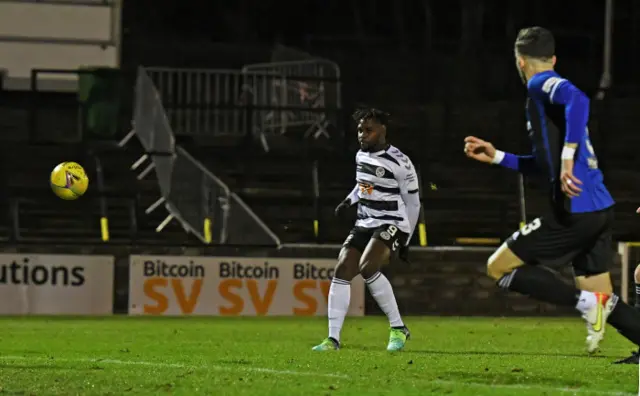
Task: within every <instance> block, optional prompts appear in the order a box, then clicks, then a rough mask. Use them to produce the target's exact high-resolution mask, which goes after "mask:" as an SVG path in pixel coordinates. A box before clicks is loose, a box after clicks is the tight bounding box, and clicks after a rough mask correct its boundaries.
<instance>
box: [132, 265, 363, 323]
mask: <svg viewBox="0 0 640 396" xmlns="http://www.w3.org/2000/svg"><path fill="white" fill-rule="evenodd" d="M130 260H131V261H130V266H129V314H131V315H220V316H238V315H244V316H254V315H273V316H312V315H326V314H327V298H328V295H329V286H330V285H331V277H332V276H333V268H334V267H335V264H336V261H335V260H321V259H298V258H293V259H292V258H253V257H251V258H246V257H185V256H131V258H130ZM348 314H349V315H352V316H362V315H364V281H363V280H362V278H361V277H360V276H358V277H357V278H356V279H354V280H353V282H352V286H351V305H350V307H349V312H348Z"/></svg>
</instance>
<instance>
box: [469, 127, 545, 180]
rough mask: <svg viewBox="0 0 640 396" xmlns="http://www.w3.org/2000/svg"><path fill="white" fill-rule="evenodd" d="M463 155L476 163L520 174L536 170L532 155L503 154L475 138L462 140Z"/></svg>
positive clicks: (489, 144) (488, 143)
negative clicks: (503, 168) (507, 169)
mask: <svg viewBox="0 0 640 396" xmlns="http://www.w3.org/2000/svg"><path fill="white" fill-rule="evenodd" d="M464 153H465V155H466V156H467V157H469V158H471V159H474V160H476V161H480V162H484V163H486V164H496V165H501V166H504V167H505V168H509V169H513V170H516V171H518V172H521V173H532V172H535V171H537V169H538V168H537V166H536V161H535V157H534V156H533V155H515V154H511V153H505V152H504V151H500V150H497V149H496V148H495V147H494V146H493V144H491V143H490V142H487V141H485V140H482V139H480V138H477V137H475V136H467V137H466V138H465V139H464Z"/></svg>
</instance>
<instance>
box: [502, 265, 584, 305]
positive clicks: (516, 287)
mask: <svg viewBox="0 0 640 396" xmlns="http://www.w3.org/2000/svg"><path fill="white" fill-rule="evenodd" d="M498 286H500V287H502V288H503V289H508V290H511V291H515V292H518V293H520V294H524V295H527V296H529V297H532V298H535V299H536V300H540V301H544V302H548V303H551V304H555V305H561V306H571V307H575V306H576V304H577V303H578V296H579V295H580V290H578V289H576V288H575V287H573V286H570V285H568V284H567V283H565V282H564V281H562V280H561V279H559V278H558V277H556V276H555V275H554V274H553V273H552V272H550V271H548V270H546V269H544V268H542V267H538V266H535V265H529V264H525V265H523V266H521V267H518V268H516V269H514V270H513V271H511V272H510V273H508V274H506V275H505V276H503V277H502V278H500V280H499V281H498Z"/></svg>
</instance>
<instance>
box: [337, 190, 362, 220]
mask: <svg viewBox="0 0 640 396" xmlns="http://www.w3.org/2000/svg"><path fill="white" fill-rule="evenodd" d="M359 188H360V186H358V185H357V184H356V186H355V187H354V188H353V190H351V192H350V193H349V195H347V197H346V198H345V199H344V200H342V202H340V204H338V206H336V209H335V215H336V216H340V215H342V213H344V211H345V210H347V209H348V208H349V207H350V206H351V205H353V204H355V203H356V202H358V201H359V200H360V197H359V196H358V189H359Z"/></svg>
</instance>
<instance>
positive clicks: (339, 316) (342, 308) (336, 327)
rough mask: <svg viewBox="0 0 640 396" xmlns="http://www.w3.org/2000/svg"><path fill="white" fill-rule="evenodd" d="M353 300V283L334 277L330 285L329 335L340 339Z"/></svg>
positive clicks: (337, 339)
mask: <svg viewBox="0 0 640 396" xmlns="http://www.w3.org/2000/svg"><path fill="white" fill-rule="evenodd" d="M350 302H351V283H349V282H347V281H346V280H342V279H338V278H333V280H332V281H331V287H329V308H328V312H327V314H328V316H329V337H331V338H334V339H335V340H336V341H340V331H341V330H342V325H343V324H344V317H345V316H347V312H348V311H349V303H350Z"/></svg>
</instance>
